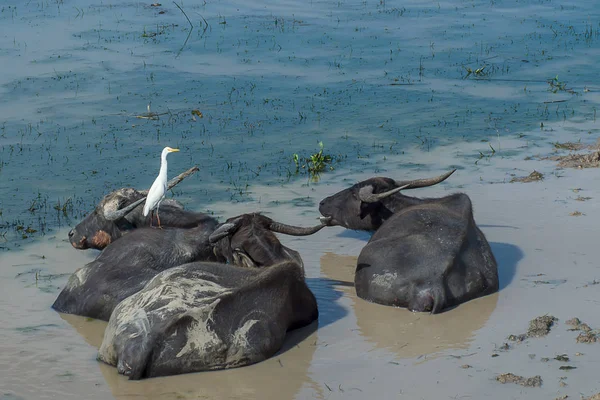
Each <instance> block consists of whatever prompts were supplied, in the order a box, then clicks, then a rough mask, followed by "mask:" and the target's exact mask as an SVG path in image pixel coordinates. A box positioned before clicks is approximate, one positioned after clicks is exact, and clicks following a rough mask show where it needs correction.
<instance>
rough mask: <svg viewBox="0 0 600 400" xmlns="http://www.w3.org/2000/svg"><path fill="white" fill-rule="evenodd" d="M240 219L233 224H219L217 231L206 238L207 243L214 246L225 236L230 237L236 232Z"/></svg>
mask: <svg viewBox="0 0 600 400" xmlns="http://www.w3.org/2000/svg"><path fill="white" fill-rule="evenodd" d="M241 221H242V220H241V218H239V219H236V220H234V221H233V222H225V223H223V224H221V226H219V227H218V228H217V229H215V230H214V231H213V233H211V234H210V236H209V237H208V241H209V243H210V244H215V243H217V242H218V241H219V240H221V239H223V238H224V237H225V236H230V235H233V234H234V233H235V231H237V230H238V228H239V227H240V223H241Z"/></svg>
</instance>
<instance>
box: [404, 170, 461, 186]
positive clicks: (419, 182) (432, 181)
mask: <svg viewBox="0 0 600 400" xmlns="http://www.w3.org/2000/svg"><path fill="white" fill-rule="evenodd" d="M455 171H456V169H453V170H452V171H450V172H446V173H445V174H442V175H440V176H436V177H435V178H426V179H415V180H412V181H395V183H396V186H405V185H406V186H405V187H406V189H416V188H422V187H427V186H433V185H437V184H438V183H440V182H443V181H445V180H446V179H448V177H449V176H450V175H452V174H453V173H454V172H455Z"/></svg>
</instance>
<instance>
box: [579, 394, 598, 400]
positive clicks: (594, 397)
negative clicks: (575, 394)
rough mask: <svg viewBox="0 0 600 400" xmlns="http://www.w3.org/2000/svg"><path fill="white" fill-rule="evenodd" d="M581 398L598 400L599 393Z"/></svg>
mask: <svg viewBox="0 0 600 400" xmlns="http://www.w3.org/2000/svg"><path fill="white" fill-rule="evenodd" d="M582 400H600V393H596V394H595V395H592V396H590V397H584V398H583V399H582Z"/></svg>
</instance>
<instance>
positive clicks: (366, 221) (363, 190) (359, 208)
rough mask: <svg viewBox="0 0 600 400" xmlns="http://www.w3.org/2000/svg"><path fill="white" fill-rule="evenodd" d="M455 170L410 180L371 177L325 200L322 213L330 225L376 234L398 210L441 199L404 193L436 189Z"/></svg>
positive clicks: (321, 208) (320, 209)
mask: <svg viewBox="0 0 600 400" xmlns="http://www.w3.org/2000/svg"><path fill="white" fill-rule="evenodd" d="M454 171H456V170H452V171H450V172H448V173H445V174H443V175H440V176H438V177H436V178H430V179H414V180H409V181H395V180H393V179H390V178H382V177H377V178H370V179H367V180H365V181H362V182H359V183H357V184H355V185H353V186H351V187H349V188H348V189H344V190H342V191H340V192H338V193H336V194H334V195H332V196H329V197H327V198H325V199H323V200H322V201H321V202H320V203H319V212H321V214H322V215H323V216H325V217H328V218H329V224H330V225H341V226H343V227H344V228H348V229H356V230H363V231H374V230H377V229H378V228H379V227H380V226H381V224H383V222H384V221H385V220H387V219H388V218H390V217H391V216H392V215H393V214H394V213H395V212H396V211H400V210H403V209H405V208H406V207H409V206H414V205H417V204H422V203H424V202H431V201H436V200H437V199H419V198H416V197H409V196H405V195H404V194H402V193H400V190H402V189H416V188H422V187H426V186H433V185H435V184H438V183H440V182H443V181H445V180H446V179H447V178H448V177H449V176H450V175H452V174H453V173H454Z"/></svg>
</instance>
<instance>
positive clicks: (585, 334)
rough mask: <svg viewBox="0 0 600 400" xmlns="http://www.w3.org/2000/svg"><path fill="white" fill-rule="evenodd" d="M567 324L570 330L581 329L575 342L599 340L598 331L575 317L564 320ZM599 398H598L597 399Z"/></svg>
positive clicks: (594, 341)
mask: <svg viewBox="0 0 600 400" xmlns="http://www.w3.org/2000/svg"><path fill="white" fill-rule="evenodd" d="M565 323H566V324H567V325H571V326H572V327H573V328H571V329H569V330H571V331H582V332H581V333H580V334H579V336H577V338H576V339H575V341H576V342H577V343H596V342H599V341H600V338H599V337H598V335H599V332H597V331H594V330H593V329H592V328H590V326H589V325H588V324H586V323H585V322H581V320H580V319H579V318H577V317H575V318H571V319H570V320H568V321H566V322H565ZM599 400H600V399H599Z"/></svg>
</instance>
